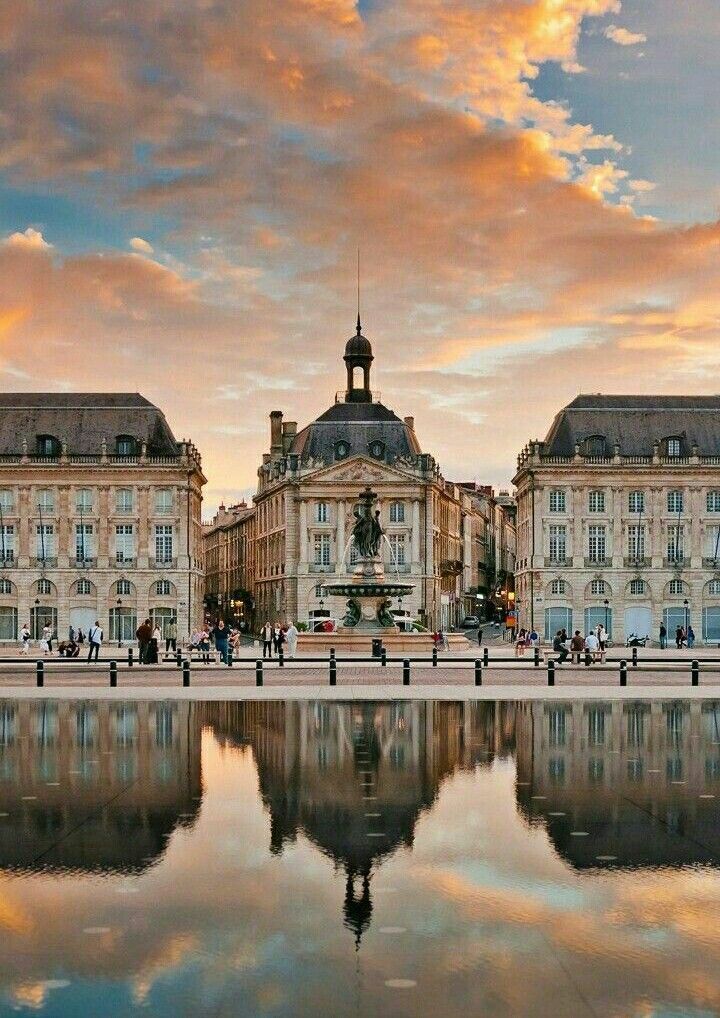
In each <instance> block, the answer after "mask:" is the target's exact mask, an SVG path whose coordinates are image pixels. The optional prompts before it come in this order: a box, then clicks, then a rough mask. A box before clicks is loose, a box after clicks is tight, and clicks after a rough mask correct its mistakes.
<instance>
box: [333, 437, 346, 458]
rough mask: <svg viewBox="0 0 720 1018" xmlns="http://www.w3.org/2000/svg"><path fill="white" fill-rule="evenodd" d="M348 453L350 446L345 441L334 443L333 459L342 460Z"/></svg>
mask: <svg viewBox="0 0 720 1018" xmlns="http://www.w3.org/2000/svg"><path fill="white" fill-rule="evenodd" d="M349 455H350V446H349V444H348V443H347V442H342V441H341V442H336V443H335V459H336V460H344V459H347V457H348V456H349Z"/></svg>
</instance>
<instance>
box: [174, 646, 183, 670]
mask: <svg viewBox="0 0 720 1018" xmlns="http://www.w3.org/2000/svg"><path fill="white" fill-rule="evenodd" d="M175 664H176V665H177V667H178V668H182V651H181V650H176V651H175Z"/></svg>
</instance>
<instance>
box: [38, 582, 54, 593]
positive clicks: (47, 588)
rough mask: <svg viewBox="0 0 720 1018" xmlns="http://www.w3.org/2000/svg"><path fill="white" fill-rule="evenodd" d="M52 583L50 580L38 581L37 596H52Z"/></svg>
mask: <svg viewBox="0 0 720 1018" xmlns="http://www.w3.org/2000/svg"><path fill="white" fill-rule="evenodd" d="M52 589H53V588H52V583H51V582H50V580H45V579H42V580H38V581H37V592H38V594H52Z"/></svg>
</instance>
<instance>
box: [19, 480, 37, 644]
mask: <svg viewBox="0 0 720 1018" xmlns="http://www.w3.org/2000/svg"><path fill="white" fill-rule="evenodd" d="M17 511H18V522H17V524H16V527H17V530H18V534H17V545H16V551H15V555H16V557H17V560H18V565H19V566H20V567H21V568H25V569H27V568H28V566H29V565H30V559H31V558H33V557H34V555H35V544H34V537H35V526H34V522H32V521H34V519H35V515H36V514H35V511H34V510H33V509H32V507H31V505H30V488H27V487H22V488H18V507H17ZM31 518H32V521H31ZM19 624H20V625H22V623H19Z"/></svg>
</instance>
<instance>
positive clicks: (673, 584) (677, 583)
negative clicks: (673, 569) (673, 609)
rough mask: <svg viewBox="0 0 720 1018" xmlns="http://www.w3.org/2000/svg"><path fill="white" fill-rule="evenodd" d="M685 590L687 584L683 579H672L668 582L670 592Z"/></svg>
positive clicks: (678, 592) (681, 592)
mask: <svg viewBox="0 0 720 1018" xmlns="http://www.w3.org/2000/svg"><path fill="white" fill-rule="evenodd" d="M684 592H685V584H684V583H683V581H682V580H670V583H669V584H668V593H670V594H675V595H677V594H683V593H684Z"/></svg>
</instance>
